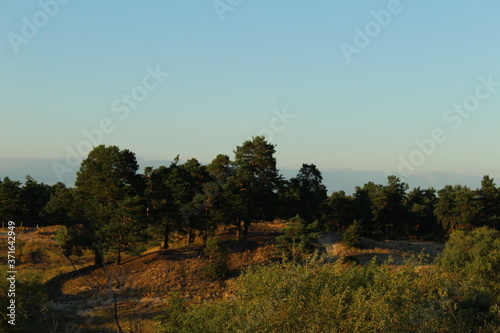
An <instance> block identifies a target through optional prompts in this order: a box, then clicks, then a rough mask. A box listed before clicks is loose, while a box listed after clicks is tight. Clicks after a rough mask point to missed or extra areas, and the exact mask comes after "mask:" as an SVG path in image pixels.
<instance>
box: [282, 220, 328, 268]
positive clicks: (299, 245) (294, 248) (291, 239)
mask: <svg viewBox="0 0 500 333" xmlns="http://www.w3.org/2000/svg"><path fill="white" fill-rule="evenodd" d="M319 236H320V232H319V229H318V223H317V222H314V223H309V224H308V223H307V222H306V221H305V220H304V219H302V218H301V217H300V216H299V215H297V216H295V217H294V218H292V219H291V220H290V222H289V223H288V228H287V229H286V230H285V234H284V235H281V236H278V237H276V247H277V248H278V251H279V252H280V253H281V254H283V255H285V256H291V257H293V258H297V257H302V256H304V255H308V254H311V253H313V252H314V251H315V250H317V249H318V248H319V246H320V245H319V242H318V238H319Z"/></svg>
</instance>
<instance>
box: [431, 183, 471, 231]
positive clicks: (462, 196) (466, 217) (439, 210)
mask: <svg viewBox="0 0 500 333" xmlns="http://www.w3.org/2000/svg"><path fill="white" fill-rule="evenodd" d="M434 213H435V214H436V217H437V219H438V221H439V223H440V224H441V225H442V227H443V229H444V230H445V231H446V232H447V233H448V234H449V233H451V232H452V231H453V230H455V229H456V228H459V227H471V226H472V225H473V224H474V223H475V221H476V220H477V213H478V206H477V202H476V195H475V194H474V192H473V191H472V190H471V189H469V188H468V187H467V186H462V185H455V186H451V185H446V186H445V187H444V188H442V189H441V190H439V191H438V202H437V205H436V209H435V211H434Z"/></svg>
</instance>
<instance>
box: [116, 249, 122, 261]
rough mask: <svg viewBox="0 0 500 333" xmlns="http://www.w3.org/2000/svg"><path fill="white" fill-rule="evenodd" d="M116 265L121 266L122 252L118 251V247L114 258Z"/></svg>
mask: <svg viewBox="0 0 500 333" xmlns="http://www.w3.org/2000/svg"><path fill="white" fill-rule="evenodd" d="M116 263H117V264H118V265H121V264H122V251H121V250H120V247H118V255H117V256H116Z"/></svg>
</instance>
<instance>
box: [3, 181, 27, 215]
mask: <svg viewBox="0 0 500 333" xmlns="http://www.w3.org/2000/svg"><path fill="white" fill-rule="evenodd" d="M0 215H1V217H2V223H3V222H8V221H15V222H17V223H19V222H22V216H23V215H22V205H21V183H20V182H18V181H12V180H10V179H9V177H5V178H4V179H3V181H1V180H0Z"/></svg>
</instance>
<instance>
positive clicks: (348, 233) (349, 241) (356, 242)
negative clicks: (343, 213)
mask: <svg viewBox="0 0 500 333" xmlns="http://www.w3.org/2000/svg"><path fill="white" fill-rule="evenodd" d="M361 231H362V229H361V222H359V221H358V220H355V221H354V222H353V223H352V224H351V225H350V226H349V227H348V228H347V229H346V230H345V232H344V234H343V235H342V243H344V244H345V245H347V246H353V247H360V246H361Z"/></svg>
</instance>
